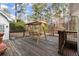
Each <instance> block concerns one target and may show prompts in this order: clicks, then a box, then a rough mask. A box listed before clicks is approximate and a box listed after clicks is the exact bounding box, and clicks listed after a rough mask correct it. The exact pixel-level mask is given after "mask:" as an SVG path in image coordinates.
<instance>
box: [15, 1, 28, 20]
mask: <svg viewBox="0 0 79 59" xmlns="http://www.w3.org/2000/svg"><path fill="white" fill-rule="evenodd" d="M26 6H27V4H25V3H16V4H15V11H16V12H15V16H16V19H19V20H23V19H25V17H26V16H25V17H24V15H25V14H26Z"/></svg>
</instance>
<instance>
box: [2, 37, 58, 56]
mask: <svg viewBox="0 0 79 59" xmlns="http://www.w3.org/2000/svg"><path fill="white" fill-rule="evenodd" d="M51 38H52V37H51ZM49 39H50V38H48V40H41V41H39V43H38V44H37V42H36V40H33V39H30V38H28V37H25V38H15V39H13V40H8V41H5V43H6V44H7V50H6V51H5V53H4V54H2V56H59V54H58V39H56V38H53V39H51V40H49Z"/></svg>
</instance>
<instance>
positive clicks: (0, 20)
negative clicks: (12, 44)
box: [0, 14, 9, 40]
mask: <svg viewBox="0 0 79 59" xmlns="http://www.w3.org/2000/svg"><path fill="white" fill-rule="evenodd" d="M0 25H3V26H4V37H3V40H6V39H9V22H8V21H7V19H6V18H5V17H4V16H3V15H1V14H0Z"/></svg>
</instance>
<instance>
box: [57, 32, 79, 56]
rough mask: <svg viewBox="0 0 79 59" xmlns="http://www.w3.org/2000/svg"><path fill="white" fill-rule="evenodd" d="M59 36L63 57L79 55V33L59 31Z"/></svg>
mask: <svg viewBox="0 0 79 59" xmlns="http://www.w3.org/2000/svg"><path fill="white" fill-rule="evenodd" d="M58 34H59V50H58V52H59V53H60V54H62V55H78V54H77V32H73V31H58Z"/></svg>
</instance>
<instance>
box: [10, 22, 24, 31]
mask: <svg viewBox="0 0 79 59" xmlns="http://www.w3.org/2000/svg"><path fill="white" fill-rule="evenodd" d="M10 30H11V31H24V30H25V23H24V22H23V21H18V22H11V23H10Z"/></svg>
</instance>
